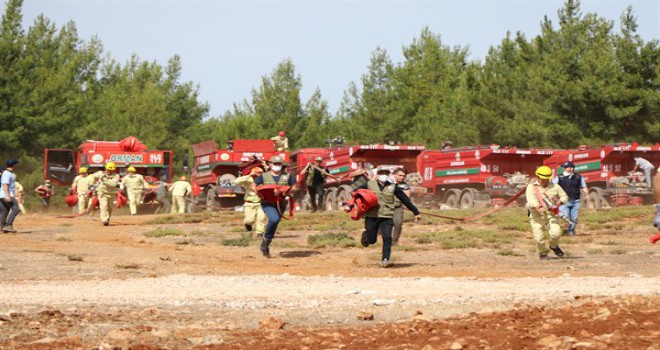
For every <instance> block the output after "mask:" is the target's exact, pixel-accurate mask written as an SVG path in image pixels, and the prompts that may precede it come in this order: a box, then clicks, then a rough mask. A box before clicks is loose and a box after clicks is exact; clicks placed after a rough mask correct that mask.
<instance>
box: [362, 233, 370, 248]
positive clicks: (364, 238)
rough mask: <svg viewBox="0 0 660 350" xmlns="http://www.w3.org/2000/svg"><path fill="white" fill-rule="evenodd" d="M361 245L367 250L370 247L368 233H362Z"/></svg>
mask: <svg viewBox="0 0 660 350" xmlns="http://www.w3.org/2000/svg"><path fill="white" fill-rule="evenodd" d="M360 243H361V244H362V246H363V247H365V248H366V247H368V246H369V240H368V238H367V231H364V232H362V238H361V239H360Z"/></svg>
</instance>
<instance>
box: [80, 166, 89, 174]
mask: <svg viewBox="0 0 660 350" xmlns="http://www.w3.org/2000/svg"><path fill="white" fill-rule="evenodd" d="M78 172H79V173H81V174H87V168H85V167H84V166H81V167H80V170H78Z"/></svg>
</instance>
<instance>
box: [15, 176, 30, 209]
mask: <svg viewBox="0 0 660 350" xmlns="http://www.w3.org/2000/svg"><path fill="white" fill-rule="evenodd" d="M14 186H15V187H16V202H18V209H19V210H20V211H21V213H23V215H25V214H27V211H26V210H25V206H23V195H24V194H25V189H24V188H23V185H21V184H20V183H18V181H16V182H14Z"/></svg>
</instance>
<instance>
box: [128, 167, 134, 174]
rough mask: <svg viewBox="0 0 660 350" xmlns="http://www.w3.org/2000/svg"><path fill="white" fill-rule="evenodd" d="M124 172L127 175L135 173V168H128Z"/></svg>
mask: <svg viewBox="0 0 660 350" xmlns="http://www.w3.org/2000/svg"><path fill="white" fill-rule="evenodd" d="M126 171H128V172H129V173H134V172H135V168H134V167H132V166H129V167H128V169H126Z"/></svg>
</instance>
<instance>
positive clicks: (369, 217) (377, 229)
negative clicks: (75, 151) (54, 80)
mask: <svg viewBox="0 0 660 350" xmlns="http://www.w3.org/2000/svg"><path fill="white" fill-rule="evenodd" d="M276 138H277V140H276V147H278V149H279V150H286V149H287V148H288V140H286V134H285V133H284V132H281V133H280V134H279V135H278V136H276V137H275V138H273V139H276ZM636 161H637V163H638V164H636V167H637V166H640V168H642V169H644V170H646V168H648V166H646V168H645V167H644V166H645V165H646V164H644V163H643V162H641V164H639V163H640V162H639V161H638V160H637V158H636ZM16 164H18V161H15V160H10V161H8V162H7V168H6V170H5V169H2V170H4V173H2V177H1V187H0V202H1V203H0V219H1V221H2V222H1V223H0V224H1V226H0V227H1V229H2V231H3V232H15V230H14V229H13V227H12V223H13V219H14V218H15V216H16V214H17V212H20V210H23V211H24V209H19V207H18V205H19V203H18V201H17V200H16V198H17V197H18V198H20V195H21V192H22V188H21V186H20V184H18V183H17V182H16V177H15V175H14V174H13V168H14V167H15V166H16ZM562 167H563V169H564V172H563V173H562V174H560V175H559V176H557V177H554V178H553V172H552V169H550V168H549V167H547V166H540V167H539V168H538V169H537V170H536V179H535V180H533V181H532V182H531V183H530V184H528V185H527V187H526V189H525V196H526V200H527V209H528V218H529V222H530V226H531V230H532V234H533V238H534V241H535V243H536V248H537V252H538V254H539V257H540V259H542V260H544V259H548V253H549V251H552V252H553V253H554V254H555V255H556V256H557V257H560V258H561V257H563V256H564V252H563V251H562V249H561V248H560V247H559V239H560V237H561V236H562V233H566V234H568V235H569V236H573V235H575V225H576V224H577V218H578V212H579V207H580V205H579V201H580V197H581V192H584V194H585V195H587V196H588V193H589V192H588V188H587V187H586V184H585V182H584V179H583V178H582V177H581V176H580V175H579V174H577V173H575V172H574V169H575V165H574V164H573V163H571V162H567V163H565V164H563V165H562ZM302 174H304V175H305V177H304V178H305V183H304V185H305V186H306V189H307V191H308V193H309V195H310V201H311V203H310V204H311V207H312V212H315V211H317V210H319V209H320V208H321V207H322V201H323V198H324V184H325V181H326V178H327V177H333V178H335V179H336V180H338V181H340V180H341V179H340V178H337V177H335V176H334V175H332V174H330V172H328V170H327V168H325V167H324V166H323V159H322V158H321V157H316V158H315V160H314V162H313V163H309V164H307V165H306V166H305V168H304V169H303V171H302ZM406 174H407V172H406V169H405V168H396V169H391V168H389V167H385V166H380V167H378V168H375V169H374V168H373V166H371V167H370V166H369V165H367V166H366V168H364V169H362V168H360V169H358V170H356V171H354V172H352V173H351V174H349V175H348V176H349V177H351V179H352V187H353V192H352V194H353V195H354V196H355V194H356V193H362V195H364V193H367V194H369V196H371V200H370V201H367V202H369V203H371V204H370V206H369V207H365V208H363V209H364V213H363V215H362V216H364V219H365V220H364V231H363V232H362V236H361V239H360V243H361V244H362V246H364V247H367V246H369V245H372V244H375V243H376V241H377V237H378V234H379V233H380V234H381V237H382V241H383V244H382V260H381V266H382V267H390V266H392V263H391V261H390V255H391V247H392V245H396V244H397V243H398V240H399V238H400V236H401V230H402V225H403V216H404V215H403V207H406V208H407V209H408V210H410V211H411V212H412V213H413V214H414V217H415V220H416V221H419V220H421V214H420V211H419V210H418V209H417V207H416V206H415V205H414V204H413V203H412V202H411V200H410V198H409V195H410V186H408V185H407V184H406V182H405V179H406ZM235 182H236V184H237V185H240V186H242V187H243V188H244V189H245V195H244V205H243V211H244V215H245V217H244V220H243V223H244V225H245V229H246V230H247V231H250V232H251V231H255V232H256V234H257V236H258V237H261V238H262V242H261V245H260V250H261V253H262V254H263V255H264V256H265V257H270V244H271V242H272V240H273V239H274V237H275V234H276V231H277V227H278V225H279V222H280V220H281V218H282V217H283V216H284V213H285V212H286V209H287V206H288V205H289V203H288V199H290V198H292V194H293V193H295V192H296V191H298V190H299V185H298V184H297V183H296V180H295V176H293V175H291V174H289V173H287V172H286V168H285V165H284V164H283V159H282V158H281V157H280V156H273V157H271V158H270V159H269V160H268V162H265V161H261V162H258V163H255V164H252V166H249V167H246V168H244V169H243V171H242V176H241V177H239V178H237V179H236V181H235ZM157 184H158V189H157V190H156V200H157V201H158V202H159V204H160V206H161V208H162V209H164V210H163V211H164V212H167V211H170V212H171V213H184V212H185V207H186V197H187V196H188V194H190V193H191V192H192V189H191V186H190V183H188V181H187V179H186V177H185V176H182V177H181V178H180V179H179V181H176V182H174V183H172V184H170V183H167V177H166V176H163V177H161V178H160V181H158V182H157ZM148 186H149V184H148V182H147V180H145V178H144V176H142V175H140V174H137V172H136V169H135V168H134V167H132V166H129V167H128V168H127V175H125V176H124V177H123V178H120V176H119V174H118V173H117V166H116V164H115V163H113V162H109V163H106V164H105V169H104V170H102V171H98V172H95V173H94V174H88V169H87V168H85V167H81V168H80V169H79V175H78V176H76V178H75V179H74V181H73V184H72V187H71V190H72V194H76V195H77V204H78V210H79V213H80V214H83V213H85V212H88V211H91V210H92V209H93V206H95V205H96V203H94V200H93V198H97V199H98V207H99V211H100V219H101V222H102V224H103V225H104V226H108V225H109V224H110V217H111V214H112V207H113V205H112V204H113V201H115V200H116V197H117V192H118V191H125V192H126V195H127V197H128V200H127V201H128V203H129V208H130V213H131V215H136V214H137V207H138V204H139V203H140V201H141V199H142V195H143V191H144V190H145V189H146V188H147V187H148ZM365 190H366V192H364V191H365ZM35 191H36V192H38V193H39V194H40V197H41V198H42V200H43V201H44V202H45V203H46V204H44V205H47V204H48V200H49V198H50V196H52V194H53V193H54V191H53V189H52V184H50V181H48V180H46V181H45V183H44V185H42V186H40V187H39V188H37V189H36V190H35ZM360 191H363V192H360ZM169 195H171V198H172V205H171V209H170V203H169ZM291 204H292V202H291ZM560 218H564V219H566V220H567V221H569V223H570V224H569V226H568V229H567V230H565V231H562V229H561V226H560V225H559V219H560ZM546 236H547V237H548V238H549V239H546ZM547 241H549V242H547Z"/></svg>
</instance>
